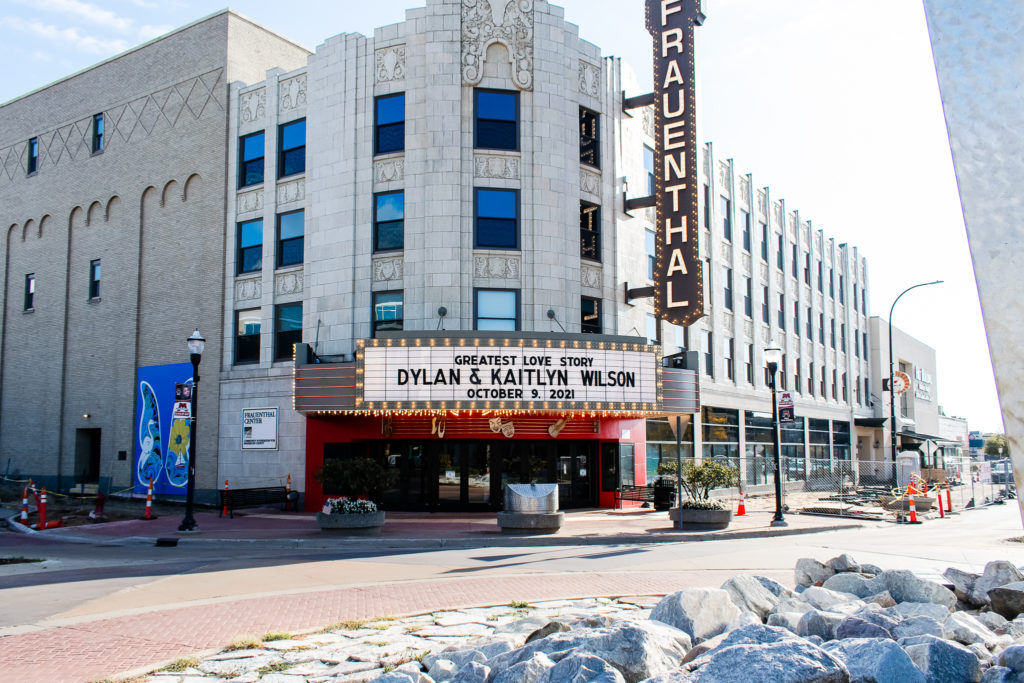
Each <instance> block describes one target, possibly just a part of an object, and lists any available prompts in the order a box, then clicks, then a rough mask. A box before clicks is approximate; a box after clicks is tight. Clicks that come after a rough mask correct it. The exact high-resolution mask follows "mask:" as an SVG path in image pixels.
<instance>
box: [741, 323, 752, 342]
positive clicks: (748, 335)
mask: <svg viewBox="0 0 1024 683" xmlns="http://www.w3.org/2000/svg"><path fill="white" fill-rule="evenodd" d="M743 338H744V339H746V340H747V341H754V321H753V320H744V321H743Z"/></svg>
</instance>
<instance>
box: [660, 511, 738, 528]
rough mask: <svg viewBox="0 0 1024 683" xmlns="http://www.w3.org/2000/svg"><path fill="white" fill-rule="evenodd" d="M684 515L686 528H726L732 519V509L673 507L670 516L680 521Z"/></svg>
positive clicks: (669, 512) (684, 526)
mask: <svg viewBox="0 0 1024 683" xmlns="http://www.w3.org/2000/svg"><path fill="white" fill-rule="evenodd" d="M680 513H682V516H683V528H684V529H725V528H726V527H728V526H729V522H731V521H732V510H693V509H690V508H682V510H680V509H679V508H672V509H671V510H669V511H668V518H669V519H671V520H672V521H673V522H675V521H678V519H679V515H680Z"/></svg>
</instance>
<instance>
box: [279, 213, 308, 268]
mask: <svg viewBox="0 0 1024 683" xmlns="http://www.w3.org/2000/svg"><path fill="white" fill-rule="evenodd" d="M305 232H306V212H305V211H291V212H289V213H282V214H278V216H277V266H278V267H279V268H280V267H283V266H292V265H295V264H296V263H302V253H303V249H302V246H303V244H302V243H303V236H304V234H305Z"/></svg>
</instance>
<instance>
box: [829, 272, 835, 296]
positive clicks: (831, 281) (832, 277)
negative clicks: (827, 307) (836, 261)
mask: <svg viewBox="0 0 1024 683" xmlns="http://www.w3.org/2000/svg"><path fill="white" fill-rule="evenodd" d="M828 295H829V296H830V297H831V298H833V299H834V298H835V296H836V270H835V268H829V269H828Z"/></svg>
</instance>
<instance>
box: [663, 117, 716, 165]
mask: <svg viewBox="0 0 1024 683" xmlns="http://www.w3.org/2000/svg"><path fill="white" fill-rule="evenodd" d="M651 113H652V115H653V113H654V110H653V109H652V110H651ZM652 125H653V120H652ZM652 130H653V128H652ZM652 137H653V133H652ZM703 151H704V177H705V178H710V177H711V150H709V149H708V146H707V145H704V150H703Z"/></svg>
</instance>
